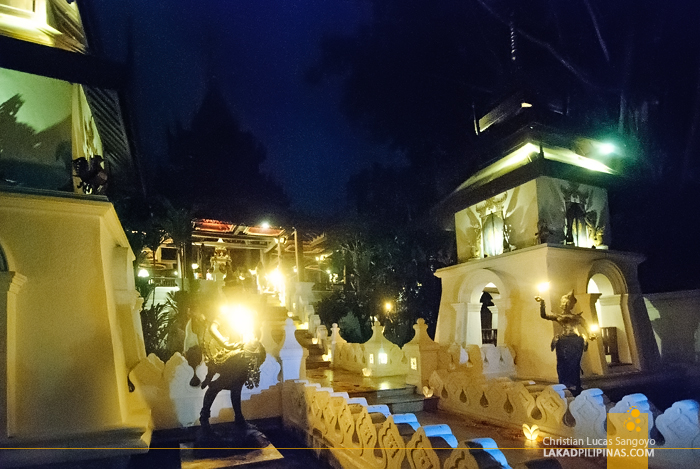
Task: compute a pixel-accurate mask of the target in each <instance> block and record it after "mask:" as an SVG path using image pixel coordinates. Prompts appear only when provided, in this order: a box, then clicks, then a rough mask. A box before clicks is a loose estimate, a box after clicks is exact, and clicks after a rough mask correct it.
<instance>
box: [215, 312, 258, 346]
mask: <svg viewBox="0 0 700 469" xmlns="http://www.w3.org/2000/svg"><path fill="white" fill-rule="evenodd" d="M221 312H222V313H223V316H224V318H226V321H227V322H228V324H229V326H230V327H231V329H232V330H234V331H235V332H236V333H237V334H238V335H239V336H240V338H241V340H243V341H244V342H248V341H250V340H253V339H254V338H255V323H254V321H253V317H254V314H253V312H252V311H250V310H249V309H247V308H246V307H244V306H241V305H236V306H228V305H224V306H222V307H221Z"/></svg>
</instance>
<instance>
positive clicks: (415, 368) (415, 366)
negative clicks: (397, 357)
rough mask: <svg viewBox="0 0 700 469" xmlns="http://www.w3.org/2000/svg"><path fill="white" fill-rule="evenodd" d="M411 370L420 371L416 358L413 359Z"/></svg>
mask: <svg viewBox="0 0 700 469" xmlns="http://www.w3.org/2000/svg"><path fill="white" fill-rule="evenodd" d="M411 369H412V370H418V359H417V358H416V357H411Z"/></svg>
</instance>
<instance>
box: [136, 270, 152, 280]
mask: <svg viewBox="0 0 700 469" xmlns="http://www.w3.org/2000/svg"><path fill="white" fill-rule="evenodd" d="M137 275H138V276H139V277H141V278H146V277H148V275H149V274H148V271H147V270H146V269H139V273H138V274H137Z"/></svg>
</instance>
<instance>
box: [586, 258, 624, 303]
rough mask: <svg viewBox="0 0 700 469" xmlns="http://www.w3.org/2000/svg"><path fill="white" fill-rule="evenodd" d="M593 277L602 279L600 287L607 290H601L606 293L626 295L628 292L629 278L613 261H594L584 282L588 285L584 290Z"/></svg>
mask: <svg viewBox="0 0 700 469" xmlns="http://www.w3.org/2000/svg"><path fill="white" fill-rule="evenodd" d="M593 277H596V278H597V279H600V282H601V284H599V287H601V288H603V289H605V290H606V291H602V290H601V293H603V294H604V295H624V294H626V293H628V288H627V280H626V279H625V276H624V274H623V273H622V270H620V268H619V267H618V266H617V264H615V263H614V262H612V261H609V260H607V259H600V260H597V261H594V262H593V264H592V265H591V268H590V269H589V271H588V272H587V274H586V278H585V279H584V282H583V285H585V287H586V288H585V289H584V291H587V289H588V283H589V282H590V281H591V279H592V278H593ZM603 278H605V280H603ZM596 283H598V282H596Z"/></svg>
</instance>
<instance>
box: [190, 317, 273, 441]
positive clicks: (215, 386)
mask: <svg viewBox="0 0 700 469" xmlns="http://www.w3.org/2000/svg"><path fill="white" fill-rule="evenodd" d="M220 327H221V325H220V324H219V322H218V321H216V320H214V321H212V323H211V325H210V326H209V328H208V330H207V333H208V334H207V336H208V337H206V338H205V341H204V347H203V349H204V356H205V362H206V364H207V369H208V372H207V376H206V378H205V379H204V381H203V382H202V389H204V388H206V389H207V390H206V392H205V394H204V401H203V403H202V410H201V412H200V414H199V415H200V417H199V422H200V425H201V428H202V433H203V434H204V436H205V438H208V439H212V438H216V437H219V435H216V434H215V433H214V432H213V431H212V429H211V426H210V425H209V417H210V416H211V406H212V404H213V403H214V399H215V398H216V396H217V394H219V392H220V391H223V390H225V389H226V390H229V391H231V407H233V412H234V416H235V421H234V424H235V426H236V427H237V428H238V429H239V430H246V429H248V425H247V424H246V421H245V418H244V417H243V413H242V412H241V391H242V390H243V386H244V385H245V386H246V387H247V388H248V389H253V388H254V387H256V386H258V384H259V383H260V365H261V364H262V363H263V361H264V360H265V357H266V352H265V348H264V347H263V346H262V344H261V343H260V342H259V341H258V340H257V339H253V340H249V341H246V342H243V341H241V342H230V341H229V337H224V335H223V334H222V333H221V331H220V330H219V328H220ZM216 374H218V375H219V376H218V377H217V378H216V379H214V377H215V376H216ZM246 436H247V435H246Z"/></svg>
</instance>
